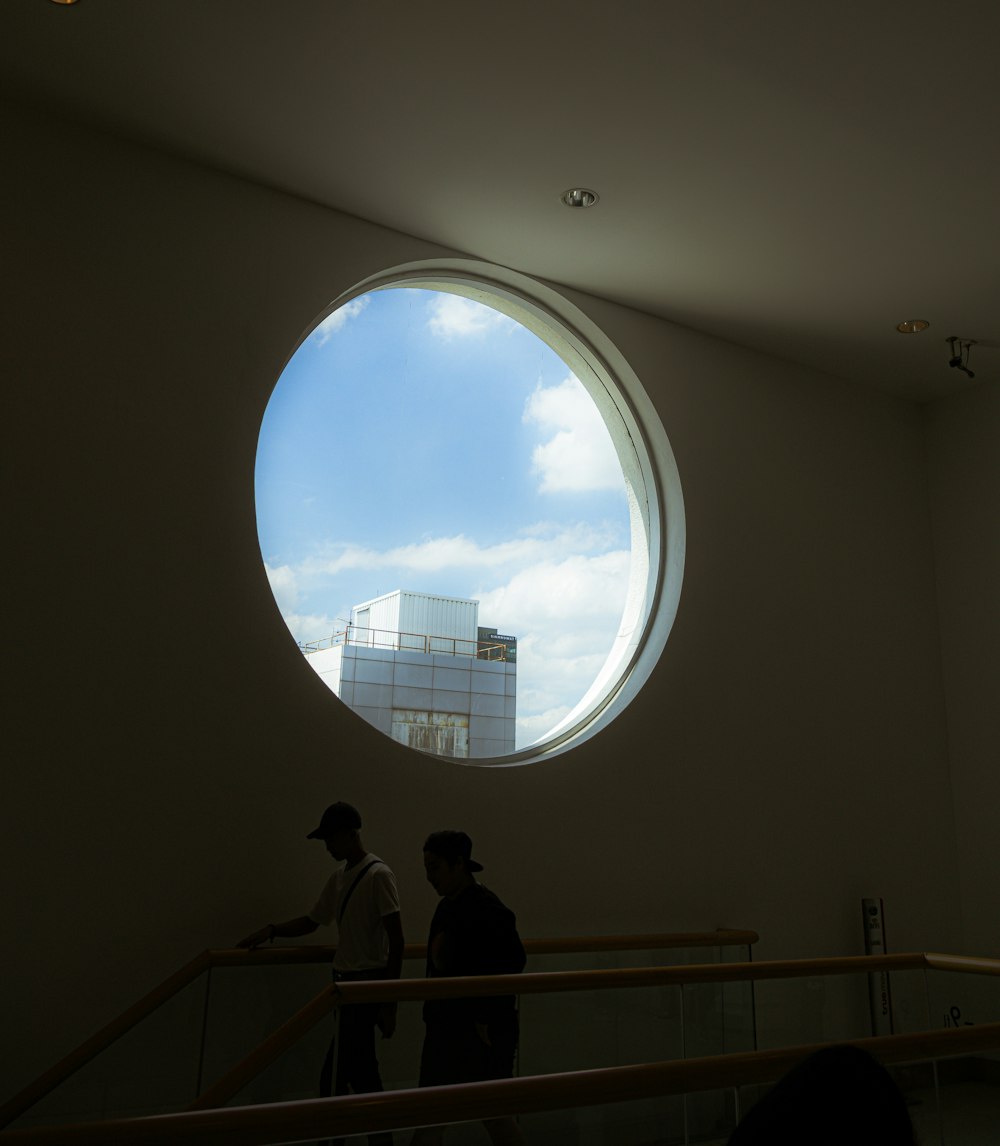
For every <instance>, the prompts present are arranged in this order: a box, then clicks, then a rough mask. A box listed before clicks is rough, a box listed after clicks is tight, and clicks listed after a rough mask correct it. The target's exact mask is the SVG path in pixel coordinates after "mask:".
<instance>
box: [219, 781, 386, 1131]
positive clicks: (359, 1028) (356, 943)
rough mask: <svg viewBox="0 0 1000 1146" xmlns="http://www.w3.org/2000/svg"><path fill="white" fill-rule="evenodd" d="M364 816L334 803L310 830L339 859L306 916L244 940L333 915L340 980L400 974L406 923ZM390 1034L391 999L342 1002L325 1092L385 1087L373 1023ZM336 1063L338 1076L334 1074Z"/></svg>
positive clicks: (323, 1078) (303, 929) (294, 931)
mask: <svg viewBox="0 0 1000 1146" xmlns="http://www.w3.org/2000/svg"><path fill="white" fill-rule="evenodd" d="M360 833H361V815H360V813H359V812H358V810H357V808H355V807H353V806H352V805H351V804H345V803H342V802H338V803H336V804H331V805H330V807H329V808H327V809H326V811H325V812H324V813H323V817H322V819H321V820H320V823H319V827H318V828H316V829H315V830H314V831H312V832H310V833H309V835H308V836H307V838H308V839H310V840H322V841H323V843H324V844H325V845H326V850H327V851H328V852H329V853H330V855H331V856H332V857H333V858H334V860H336V861H337V862H338V863H341V862H342V861H346V863H345V864H344V866H343V867H338V868H337V870H336V871H335V872H334V873H333V875H332V876H330V878H329V879H328V880H327V882H326V885H325V886H324V888H323V890H322V892H321V893H320V896H319V899H317V900H316V903H315V905H314V906H313V907H312V909H311V910H310V911H309V913H308V915H300V916H297V917H296V918H295V919H289V920H287V921H286V922H284V923H268V924H267V926H266V927H262V928H261V929H260V930H259V931H255V932H254V933H253V934H252V935H248V936H247V937H246V938H245V939H241V940H240V942H239V944H238V945H237V946H239V947H251V948H252V947H257V946H259V945H260V944H261V943H264V942H265V941H268V940H273V939H275V938H288V939H292V938H296V937H298V936H300V935H310V934H312V932H314V931H315V930H316V928H317V927H318V926H319V925H320V924H330V923H334V922H336V924H337V932H338V941H337V953H336V955H335V956H334V959H333V976H334V979H336V980H340V981H345V980H346V981H350V980H358V979H398V978H399V973H400V969H401V968H402V963H403V927H402V923H401V922H400V915H399V894H398V892H397V890H396V877H395V876H394V875H393V874H392V872H391V871H390V869H389V867H388V866H387V865H386V864H385V863H384V862H383V861H382V860H380V859H379V858H378V856H376V855H372V853H371V852H368V851H366V850H365V847H364V845H363V844H362V842H361V834H360ZM376 1027H378V1028H379V1029H381V1031H382V1034H383V1035H384V1036H385V1037H386V1038H389V1037H390V1036H391V1035H392V1033H393V1031H394V1030H395V1028H396V1005H395V1004H394V1003H386V1004H379V1003H362V1004H355V1005H354V1006H342V1007H340V1008H339V1014H338V1023H337V1033H336V1035H335V1036H334V1039H333V1041H331V1043H330V1049H329V1051H328V1052H327V1056H326V1061H325V1062H324V1063H323V1070H322V1072H321V1075H320V1093H321V1094H322V1095H324V1096H326V1095H329V1094H330V1093H331V1091H332V1092H333V1093H335V1094H346V1093H347V1092H348V1088H350V1089H352V1090H353V1091H354V1092H355V1093H356V1094H366V1093H370V1092H371V1091H378V1090H381V1089H382V1079H381V1076H380V1075H379V1069H378V1056H377V1055H376V1053H375V1029H376ZM334 1063H336V1077H335V1078H334ZM368 1141H369V1143H370V1144H371V1146H391V1143H392V1135H391V1134H373V1135H370V1136H369V1138H368Z"/></svg>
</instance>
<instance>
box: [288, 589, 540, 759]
mask: <svg viewBox="0 0 1000 1146" xmlns="http://www.w3.org/2000/svg"><path fill="white" fill-rule="evenodd" d="M301 647H302V651H303V653H304V654H305V656H306V658H307V660H308V662H309V664H310V666H311V667H312V668H313V669H314V671H315V672H316V673H317V675H318V676H319V677H320V679H321V680H322V681H323V683H324V684H325V685H326V686H327V688H329V689H330V690H331V691H332V692H333V693H335V694H336V695H337V696H338V697H339V698H340V699H341V700H342V701H343V702H344V703H345V704H346V705H347V706H348V707H349V708H351V709H353V710H354V711H355V712H356V713H358V715H359V716H363V717H364V718H365V720H367V721H368V723H369V724H372V725H374V727H376V728H378V729H379V731H381V732H383V733H385V735H386V736H390V737H392V739H393V740H396V741H398V742H399V743H401V744H406V745H408V746H409V747H411V748H416V749H418V750H419V751H421V752H430V753H432V754H434V755H437V756H450V757H453V758H455V759H460V760H464V759H483V758H485V757H490V756H504V755H507V754H509V753H511V752H513V751H514V747H515V716H516V706H517V705H516V702H517V638H516V637H512V636H508V635H501V634H498V632H497V630H496V629H488V628H481V627H480V626H479V602H478V601H473V600H468V599H465V598H459V597H440V596H436V595H433V594H428V593H411V592H408V591H406V590H402V589H397V590H395V591H394V592H392V593H387V594H385V595H383V596H381V597H376V598H373V599H372V600H370V601H364V602H362V603H361V604H360V605H355V606H354V607H353V608H352V609H351V620H350V622H349V623H348V625H347V626H346V628H345V629H343V630H341V631H339V632H334V633H332V634H331V635H330V636H329V637H326V638H323V639H321V640H318V641H310V642H308V643H306V644H304V645H302V646H301Z"/></svg>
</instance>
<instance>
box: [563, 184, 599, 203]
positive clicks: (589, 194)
mask: <svg viewBox="0 0 1000 1146" xmlns="http://www.w3.org/2000/svg"><path fill="white" fill-rule="evenodd" d="M560 198H561V199H562V201H563V202H564V203H565V204H566V206H567V207H593V206H594V204H595V203H596V202H597V201H598V199H600V195H598V194H597V192H596V191H588V190H587V188H586V187H571V188H570V189H569V190H568V191H564V192H563V193H562V195H561V196H560Z"/></svg>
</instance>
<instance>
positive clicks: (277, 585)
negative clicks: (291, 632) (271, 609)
mask: <svg viewBox="0 0 1000 1146" xmlns="http://www.w3.org/2000/svg"><path fill="white" fill-rule="evenodd" d="M264 572H265V573H266V574H267V580H268V583H269V584H270V586H271V592H272V593H273V594H274V599H275V601H277V603H278V608H279V609H280V610H281V612H282V614H284V613H285V612H291V611H292V610H293V609H294V608H295V606H296V605H297V604H298V600H299V586H298V579H297V577H296V575H295V570H294V569H293V568H292V567H291V565H268V563H267V562H266V561H265V562H264Z"/></svg>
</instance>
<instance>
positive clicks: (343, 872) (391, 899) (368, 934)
mask: <svg viewBox="0 0 1000 1146" xmlns="http://www.w3.org/2000/svg"><path fill="white" fill-rule="evenodd" d="M372 860H374V861H375V863H374V864H372V866H371V867H370V868H368V870H367V871H366V872H365V873H364V875H363V876H362V877H361V880H360V882H359V883H358V886H357V887H356V888H355V889H354V891H353V893H352V894H351V898H350V899H349V900H348V901H347V907H346V908H345V910H344V915H343V918H342V919H341V920H340V924H339V927H338V937H337V938H338V942H337V954H336V955H335V956H334V959H333V968H334V970H335V971H340V972H346V971H367V970H370V969H372V968H375V967H384V966H385V964H386V960H387V959H388V958H389V937H388V935H387V934H386V930H385V925H384V924H383V923H382V916H383V915H393V914H395V912H397V911H399V892H398V891H397V890H396V877H395V876H394V875H393V874H392V871H391V870H390V869H389V868H388V867H386V865H385V864H384V863H383V862H382V861H381V860H380V859H379V858H378V856H375V855H372V854H371V852H366V853H365V856H364V858H363V859H361V860H360V861H359V862H358V863H356V864H355V865H354V866H353V867H341V868H337V870H336V871H335V872H334V873H333V875H331V876H330V878H329V879H328V880H327V882H326V886H325V887H324V888H323V890H322V891H321V892H320V896H319V899H317V900H316V903H315V905H314V906H313V908H312V910H311V911H310V912H309V918H310V919H312V920H313V921H314V922H316V923H323V924H330V923H335V922H337V919H338V916H339V915H340V904H341V901H342V900H343V897H344V896H345V895H346V894H347V892H348V891H349V890H350V887H351V885H352V884H353V883H354V881H355V880H356V879H357V878H358V872H360V871H361V869H362V868H364V867H366V866H367V865H368V864H370V863H372Z"/></svg>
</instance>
